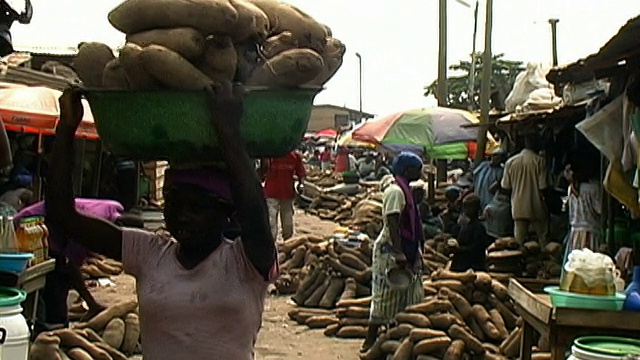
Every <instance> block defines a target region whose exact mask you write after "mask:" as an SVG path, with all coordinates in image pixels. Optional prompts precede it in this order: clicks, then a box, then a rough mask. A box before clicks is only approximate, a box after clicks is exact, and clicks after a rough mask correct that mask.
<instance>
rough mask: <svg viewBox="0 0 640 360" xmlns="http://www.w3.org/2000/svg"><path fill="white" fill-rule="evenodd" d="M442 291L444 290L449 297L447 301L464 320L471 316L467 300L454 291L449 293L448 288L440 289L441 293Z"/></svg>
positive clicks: (471, 309)
mask: <svg viewBox="0 0 640 360" xmlns="http://www.w3.org/2000/svg"><path fill="white" fill-rule="evenodd" d="M442 290H446V293H447V294H448V295H449V301H450V302H451V304H453V307H455V309H456V310H457V311H458V312H459V313H460V315H461V316H462V317H463V318H464V319H468V318H470V317H471V316H473V308H472V307H471V304H469V302H468V301H467V299H465V298H464V297H463V296H462V295H460V294H458V293H457V292H455V291H450V290H449V289H448V288H442V289H441V291H442Z"/></svg>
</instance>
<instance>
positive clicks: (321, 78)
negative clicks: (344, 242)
mask: <svg viewBox="0 0 640 360" xmlns="http://www.w3.org/2000/svg"><path fill="white" fill-rule="evenodd" d="M345 51H346V47H345V46H344V44H343V43H342V42H341V41H340V40H338V39H334V38H332V37H329V38H327V43H326V45H325V49H324V51H323V52H322V53H320V56H322V61H323V62H324V67H323V69H322V71H321V72H320V74H318V76H316V77H315V79H313V80H311V81H310V82H309V83H308V84H307V85H312V86H313V85H315V86H322V85H324V84H326V83H327V81H329V80H331V78H332V77H333V76H334V75H335V74H336V73H337V72H338V70H339V69H340V67H341V66H342V62H343V57H344V53H345ZM369 257H371V255H370V254H369ZM369 265H370V264H369Z"/></svg>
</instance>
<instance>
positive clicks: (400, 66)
mask: <svg viewBox="0 0 640 360" xmlns="http://www.w3.org/2000/svg"><path fill="white" fill-rule="evenodd" d="M31 1H32V4H33V7H34V15H33V20H32V22H31V24H30V25H26V26H25V25H19V24H15V25H14V27H13V28H12V34H13V38H14V44H15V46H16V47H20V46H26V47H34V46H38V47H75V46H76V45H77V44H78V43H80V42H82V41H100V42H105V43H107V44H109V45H111V46H114V47H115V46H119V45H122V44H123V43H124V34H121V33H119V32H118V31H117V30H115V29H113V28H112V27H111V25H110V24H109V22H108V21H107V14H108V12H109V10H111V9H112V8H113V7H115V6H116V5H117V4H119V3H120V2H121V0H31ZM465 1H466V2H468V3H472V4H473V2H474V0H465ZM287 2H289V3H291V4H293V5H295V6H298V7H299V8H300V9H302V10H304V11H305V12H307V13H309V14H310V15H312V16H313V17H315V18H316V19H317V20H318V21H320V22H322V23H325V24H327V25H329V26H330V27H331V29H332V31H333V35H334V37H336V38H338V39H340V40H341V41H342V42H344V43H345V44H346V46H347V52H346V54H345V58H344V64H343V66H342V68H341V69H340V70H339V71H338V73H337V74H336V75H335V77H334V78H333V79H332V80H331V81H329V83H327V84H326V89H325V90H324V91H323V92H321V93H320V94H319V95H318V96H317V98H316V101H315V102H316V104H333V105H338V106H347V107H350V108H353V109H358V107H359V85H358V84H359V80H358V79H359V65H358V59H357V57H356V55H355V54H356V53H360V54H361V56H362V78H363V81H362V83H363V86H362V88H363V89H362V103H363V111H364V112H368V113H373V114H376V115H385V114H389V113H392V112H396V111H402V110H407V109H411V108H418V107H424V106H432V105H434V104H435V101H434V99H432V98H425V97H424V96H423V87H424V86H425V85H427V84H429V83H431V82H432V81H433V80H434V79H435V78H436V77H437V72H438V71H437V69H438V68H437V67H438V1H437V0H369V1H365V0H323V1H318V0H288V1H287ZM447 4H448V5H447V8H448V16H447V19H448V20H447V21H448V31H447V32H448V39H447V45H448V51H447V60H448V61H447V63H448V64H449V65H450V64H454V63H457V62H458V61H459V60H462V59H467V58H469V57H470V53H471V46H472V37H473V10H472V9H470V8H467V7H464V6H463V5H461V4H460V3H459V2H457V1H456V0H448V3H447ZM493 6H494V10H493V31H492V51H493V52H494V53H504V54H505V58H506V59H509V60H520V61H523V62H525V63H526V62H540V63H543V64H544V65H546V66H549V65H550V63H551V29H550V25H549V23H548V19H550V18H557V19H559V20H560V22H559V23H558V35H557V36H558V58H559V63H560V64H566V63H571V62H574V61H575V60H577V59H579V58H582V57H585V56H587V55H589V54H591V53H594V52H597V51H598V49H599V48H600V47H601V46H602V45H604V43H605V42H606V41H608V40H609V39H610V38H611V37H612V36H613V35H614V34H616V33H617V32H618V30H619V29H620V27H621V26H622V25H624V24H625V23H626V22H627V21H628V20H629V19H630V18H632V17H635V16H637V15H638V14H640V0H494V1H493ZM484 7H485V0H480V14H479V24H478V40H477V48H478V50H479V51H480V50H482V49H483V48H484V24H485V11H484ZM452 74H453V73H452Z"/></svg>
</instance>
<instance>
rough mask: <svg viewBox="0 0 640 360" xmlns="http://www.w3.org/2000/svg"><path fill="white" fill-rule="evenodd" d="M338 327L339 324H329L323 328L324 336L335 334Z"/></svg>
mask: <svg viewBox="0 0 640 360" xmlns="http://www.w3.org/2000/svg"><path fill="white" fill-rule="evenodd" d="M339 329H340V324H331V325H329V326H327V327H326V328H325V329H324V336H329V337H331V336H336V334H337V333H338V330H339Z"/></svg>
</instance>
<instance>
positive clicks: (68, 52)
mask: <svg viewBox="0 0 640 360" xmlns="http://www.w3.org/2000/svg"><path fill="white" fill-rule="evenodd" d="M14 47H15V49H14V50H15V51H17V52H28V53H32V54H41V55H57V56H75V55H76V54H77V53H78V49H77V48H75V47H64V48H63V47H49V46H19V45H15V46H14Z"/></svg>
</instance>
